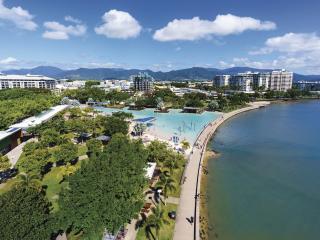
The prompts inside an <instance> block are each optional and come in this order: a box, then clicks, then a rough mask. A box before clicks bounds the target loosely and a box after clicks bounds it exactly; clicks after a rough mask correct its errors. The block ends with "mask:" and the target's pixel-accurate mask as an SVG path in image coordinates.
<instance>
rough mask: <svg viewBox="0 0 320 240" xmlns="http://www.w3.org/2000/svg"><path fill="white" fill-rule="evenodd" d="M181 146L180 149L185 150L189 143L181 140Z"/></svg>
mask: <svg viewBox="0 0 320 240" xmlns="http://www.w3.org/2000/svg"><path fill="white" fill-rule="evenodd" d="M181 145H182V148H183V149H184V150H187V149H188V148H189V147H190V143H189V142H188V141H186V140H183V141H182V142H181Z"/></svg>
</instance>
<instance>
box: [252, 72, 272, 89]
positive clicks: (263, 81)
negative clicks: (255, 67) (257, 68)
mask: <svg viewBox="0 0 320 240" xmlns="http://www.w3.org/2000/svg"><path fill="white" fill-rule="evenodd" d="M270 78H271V76H270V73H269V72H264V73H259V74H258V76H257V77H255V78H254V80H253V89H254V90H256V89H258V88H259V89H262V90H267V89H269V84H270Z"/></svg>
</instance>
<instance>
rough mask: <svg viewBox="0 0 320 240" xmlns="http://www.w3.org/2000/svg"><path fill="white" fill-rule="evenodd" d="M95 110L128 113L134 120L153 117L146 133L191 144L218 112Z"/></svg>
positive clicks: (101, 108)
mask: <svg viewBox="0 0 320 240" xmlns="http://www.w3.org/2000/svg"><path fill="white" fill-rule="evenodd" d="M95 109H96V110H98V111H101V112H104V113H106V114H111V113H113V112H119V111H123V112H130V113H132V114H133V116H134V118H135V119H139V118H147V117H154V118H155V120H154V121H153V122H152V123H151V125H150V126H149V127H148V128H149V129H148V131H149V132H151V133H152V134H153V135H155V136H156V137H160V138H164V139H165V140H170V139H171V138H172V137H173V136H178V137H179V140H180V141H181V140H184V139H185V140H187V141H188V142H189V143H191V144H193V143H194V141H195V140H196V138H197V135H198V133H199V132H200V131H201V130H202V129H203V127H204V126H205V125H207V124H208V123H210V122H212V121H214V120H215V119H217V118H218V117H219V116H220V115H221V113H219V112H203V113H201V114H194V113H182V112H181V111H182V110H181V109H171V110H170V111H169V112H168V113H157V112H154V110H155V109H154V108H146V109H144V110H140V111H138V110H128V108H123V109H114V108H105V107H95Z"/></svg>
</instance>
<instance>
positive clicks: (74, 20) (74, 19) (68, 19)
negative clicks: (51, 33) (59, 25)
mask: <svg viewBox="0 0 320 240" xmlns="http://www.w3.org/2000/svg"><path fill="white" fill-rule="evenodd" d="M64 20H65V21H67V22H72V23H75V24H80V23H82V21H81V20H79V19H77V18H74V17H71V16H65V17H64Z"/></svg>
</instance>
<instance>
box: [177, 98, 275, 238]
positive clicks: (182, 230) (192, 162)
mask: <svg viewBox="0 0 320 240" xmlns="http://www.w3.org/2000/svg"><path fill="white" fill-rule="evenodd" d="M268 104H269V102H254V103H250V104H249V106H247V107H244V108H241V109H238V110H235V111H232V112H229V113H224V114H223V115H222V116H220V117H219V118H217V119H216V120H215V121H213V122H211V123H209V124H208V125H207V126H205V127H204V128H203V130H202V132H200V133H199V135H198V138H197V141H196V144H195V145H194V146H193V148H192V149H193V151H192V152H193V154H191V155H190V157H189V160H188V163H187V166H186V169H185V175H184V177H185V178H186V179H187V180H186V182H185V183H184V184H183V185H182V186H181V195H180V204H179V207H178V211H177V220H176V225H175V230H174V240H180V239H181V240H189V239H190V240H191V239H196V240H198V239H200V204H199V198H201V195H200V187H201V177H202V173H203V170H204V169H203V168H202V163H203V160H204V158H205V153H206V147H207V143H208V142H209V140H210V139H211V137H212V135H213V134H214V133H215V131H216V130H217V128H218V127H219V126H220V125H221V124H223V123H224V122H225V121H226V120H228V119H230V118H231V117H233V116H235V115H237V114H240V113H243V112H247V111H251V110H254V109H258V108H260V107H265V106H267V105H268ZM191 217H193V219H194V222H193V224H190V222H189V221H187V219H190V218H191Z"/></svg>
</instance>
